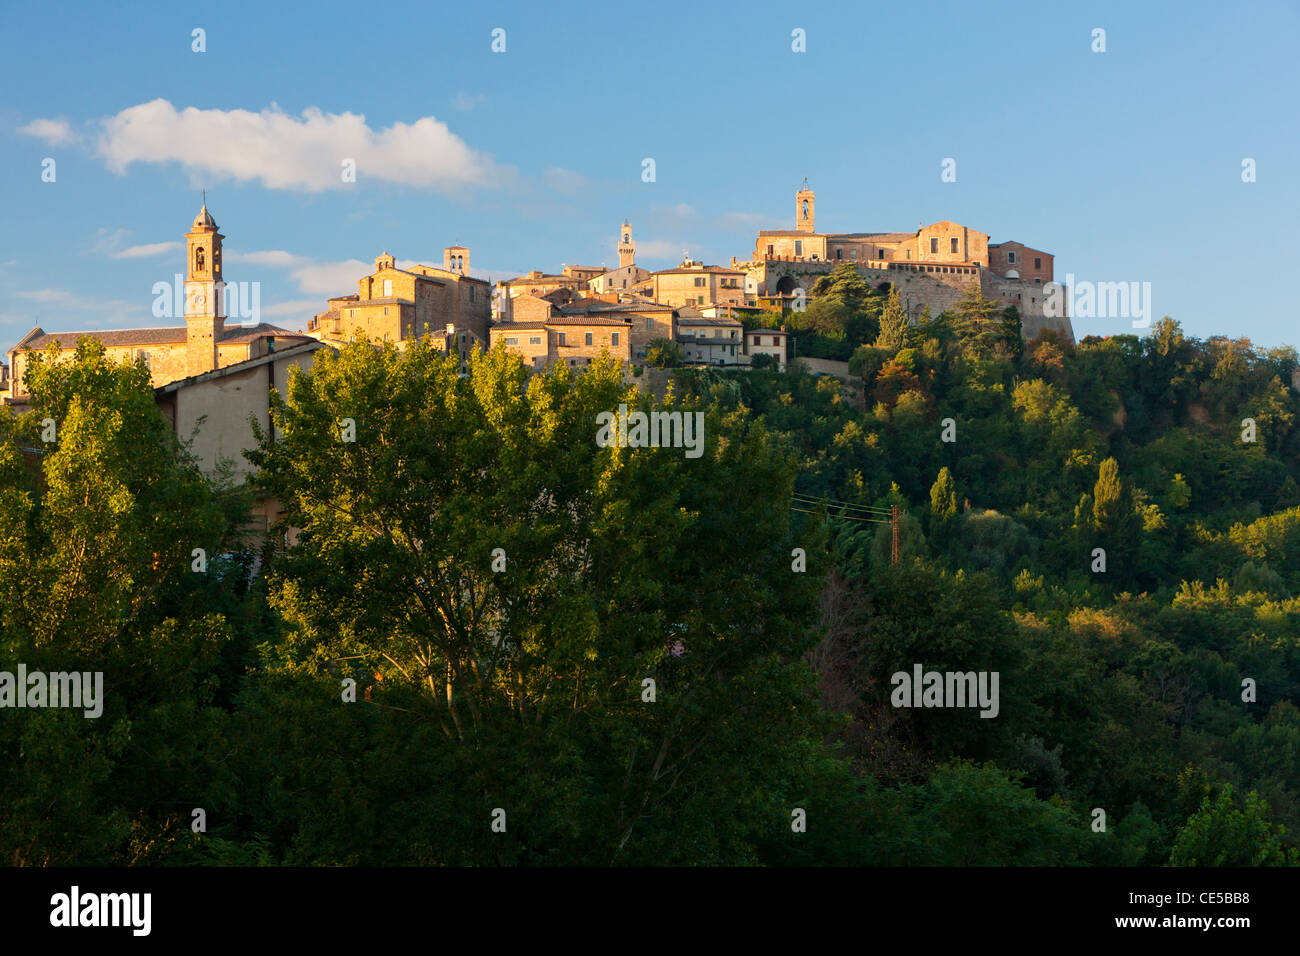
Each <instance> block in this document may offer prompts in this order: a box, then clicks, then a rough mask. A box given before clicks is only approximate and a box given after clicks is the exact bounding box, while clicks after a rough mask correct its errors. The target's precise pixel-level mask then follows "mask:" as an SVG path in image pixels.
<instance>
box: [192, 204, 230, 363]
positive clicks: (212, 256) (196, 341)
mask: <svg viewBox="0 0 1300 956" xmlns="http://www.w3.org/2000/svg"><path fill="white" fill-rule="evenodd" d="M224 238H225V236H223V235H222V234H221V233H219V232H218V231H217V224H216V223H215V222H213V220H212V216H211V215H210V214H209V213H208V207H207V204H206V203H205V204H204V206H203V208H202V209H200V210H199V214H198V216H196V217H195V219H194V225H193V226H192V227H191V228H190V231H189V232H187V233H186V234H185V244H186V247H187V252H188V255H189V265H188V267H187V272H186V276H185V332H186V335H185V346H186V359H185V368H186V372H185V374H186V375H200V374H202V373H203V372H211V371H212V370H213V369H215V368H216V367H217V342H218V341H219V340H220V338H221V334H222V332H224V331H225V324H226V306H225V294H224V293H225V283H224V282H223V281H222V279H221V241H222V240H223V239H224Z"/></svg>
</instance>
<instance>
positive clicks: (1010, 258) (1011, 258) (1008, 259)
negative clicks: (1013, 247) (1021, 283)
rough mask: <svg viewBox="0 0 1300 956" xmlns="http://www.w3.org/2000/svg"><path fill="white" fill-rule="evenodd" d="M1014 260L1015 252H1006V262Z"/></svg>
mask: <svg viewBox="0 0 1300 956" xmlns="http://www.w3.org/2000/svg"><path fill="white" fill-rule="evenodd" d="M1015 261H1016V254H1015V253H1014V252H1008V253H1007V262H1015Z"/></svg>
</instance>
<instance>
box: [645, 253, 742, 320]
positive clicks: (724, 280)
mask: <svg viewBox="0 0 1300 956" xmlns="http://www.w3.org/2000/svg"><path fill="white" fill-rule="evenodd" d="M636 291H638V292H640V293H642V294H644V295H645V296H647V297H648V298H650V299H651V300H653V301H655V302H658V303H660V304H661V305H671V306H674V307H681V306H686V305H690V306H695V307H697V308H698V307H702V306H710V305H747V304H750V303H747V302H746V298H745V272H744V270H743V269H737V268H730V267H728V266H706V265H705V264H704V263H703V262H701V261H699V260H698V259H694V260H693V259H684V260H683V261H682V264H681V265H679V266H677V267H676V268H673V269H662V270H660V271H659V272H654V273H651V275H650V277H649V278H648V279H646V280H644V281H643V282H641V283H640V285H638V286H637V288H636Z"/></svg>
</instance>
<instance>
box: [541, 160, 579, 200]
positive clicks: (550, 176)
mask: <svg viewBox="0 0 1300 956" xmlns="http://www.w3.org/2000/svg"><path fill="white" fill-rule="evenodd" d="M542 182H543V183H544V184H545V185H546V186H547V188H549V189H554V190H555V191H556V192H557V193H568V194H572V193H576V192H579V191H581V190H583V189H586V188H587V186H588V185H589V182H588V180H587V177H586V176H584V175H582V173H576V172H574V171H573V170H572V169H562V168H561V167H559V166H551V167H550V168H548V169H547V170H546V171H545V172H544V173H542Z"/></svg>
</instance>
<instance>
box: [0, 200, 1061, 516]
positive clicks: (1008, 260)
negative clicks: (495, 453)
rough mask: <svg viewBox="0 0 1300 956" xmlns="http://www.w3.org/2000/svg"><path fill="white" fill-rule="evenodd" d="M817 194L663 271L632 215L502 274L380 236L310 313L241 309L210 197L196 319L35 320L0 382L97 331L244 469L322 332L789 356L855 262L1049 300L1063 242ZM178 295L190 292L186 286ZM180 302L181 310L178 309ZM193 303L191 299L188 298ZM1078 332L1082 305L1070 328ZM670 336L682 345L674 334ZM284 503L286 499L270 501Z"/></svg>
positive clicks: (887, 282)
mask: <svg viewBox="0 0 1300 956" xmlns="http://www.w3.org/2000/svg"><path fill="white" fill-rule="evenodd" d="M814 203H815V197H814V195H813V193H812V191H811V190H809V189H808V188H807V184H806V183H805V185H804V188H803V189H801V190H799V191H798V192H797V193H796V196H795V223H794V224H795V228H794V229H793V230H766V231H762V232H760V233H759V234H758V238H757V241H756V243H755V249H754V253H753V256H752V257H751V258H750V259H749V260H747V261H745V262H738V261H737V260H736V259H735V258H732V260H731V262H730V264H729V265H726V266H719V265H705V264H704V263H703V262H702V261H700V260H695V259H691V258H689V257H687V258H685V259H684V260H683V261H682V262H681V263H680V264H679V265H677V266H675V267H673V268H670V269H660V270H658V271H652V270H649V269H645V268H642V267H641V266H640V265H638V264H637V262H636V242H635V241H634V240H633V238H632V227H631V226H630V225H629V224H628V223H626V222H624V223H623V224H622V227H621V228H620V230H619V242H618V245H617V255H618V266H617V267H616V268H612V269H608V268H605V267H603V266H601V267H583V266H565V267H564V268H563V269H562V270H561V271H560V272H558V273H545V272H540V271H534V272H530V273H528V274H527V275H523V276H519V277H518V278H513V279H509V280H506V281H502V282H498V283H497V284H496V285H495V287H494V286H493V285H492V284H491V283H489V282H488V281H486V280H484V279H481V278H478V277H476V276H474V275H473V274H472V273H471V270H470V250H469V249H468V248H466V247H464V246H459V245H457V246H449V247H447V248H446V249H444V250H443V261H442V265H441V266H440V267H439V266H425V265H404V266H399V265H398V262H397V260H396V259H395V258H394V257H393V256H392V255H390V254H388V253H386V252H385V253H384V254H383V255H381V256H379V257H378V258H376V259H375V261H374V270H373V272H371V273H370V274H369V275H365V276H362V277H360V278H359V279H358V281H357V290H356V292H354V293H350V294H347V295H343V296H339V297H337V298H331V299H330V300H329V301H328V303H327V306H326V308H325V309H324V310H323V311H321V312H319V313H317V314H315V315H314V316H312V317H311V319H310V320H308V321H307V323H306V326H307V327H306V328H305V329H300V330H297V331H290V330H287V329H283V328H279V327H276V326H273V325H267V324H264V323H258V324H254V325H236V324H229V325H228V324H227V319H228V311H227V301H226V300H227V289H228V288H229V287H228V286H227V283H226V282H225V280H224V276H223V266H222V252H223V241H224V238H225V237H224V236H223V235H222V234H221V232H220V230H219V228H218V226H217V224H216V222H215V221H214V220H213V218H212V215H211V214H210V213H209V212H208V209H207V206H206V204H205V205H204V207H203V208H202V209H201V210H200V211H199V214H198V216H196V217H195V219H194V222H193V223H192V225H191V227H190V230H189V231H188V232H187V233H186V234H185V244H186V274H185V281H184V290H183V295H184V320H185V324H184V325H175V326H169V327H161V328H145V329H126V330H114V331H92V332H46V331H45V330H44V329H42V328H40V327H39V326H38V327H36V328H34V329H32V330H31V331H30V332H28V333H27V335H25V336H24V337H23V338H22V339H21V340H19V341H18V342H17V343H16V344H15V345H14V346H13V347H12V348H10V349H9V350H8V352H7V355H8V359H9V361H8V363H7V364H6V363H4V362H0V399H2V400H3V402H4V404H5V405H6V407H7V409H8V410H9V411H10V412H12V413H18V412H21V411H24V410H25V409H26V408H28V407H29V398H30V396H29V393H28V391H27V387H26V371H27V365H28V362H29V360H30V356H31V355H33V354H35V353H46V352H48V351H49V350H50V349H51V348H53V349H54V350H56V351H57V353H58V354H59V355H61V356H64V357H69V356H71V355H72V354H73V352H74V350H75V349H76V347H77V342H78V341H79V340H80V339H82V338H85V337H90V338H94V339H97V340H99V342H100V343H102V345H103V346H104V349H105V352H106V354H107V356H108V357H109V358H110V359H112V360H118V361H125V362H143V363H144V364H145V365H146V366H147V367H148V368H149V370H150V373H151V375H152V381H153V386H154V390H155V397H156V400H157V402H158V405H159V407H160V409H162V411H163V412H164V413H165V414H166V415H167V416H168V418H169V419H170V421H171V422H172V424H173V426H174V428H175V430H176V433H177V434H178V435H179V436H182V437H184V438H185V439H187V440H189V439H191V436H193V442H194V443H193V446H192V447H193V450H194V452H195V453H196V454H197V456H198V457H199V460H200V461H201V462H204V463H205V464H206V465H207V466H208V467H215V464H216V462H217V461H218V460H220V459H223V458H224V459H230V460H233V461H234V462H235V465H236V469H237V470H239V471H242V472H244V473H245V474H246V473H247V470H248V465H247V463H246V462H245V461H244V459H243V457H242V455H241V454H240V452H241V451H242V450H243V449H246V448H250V447H252V445H253V435H252V431H251V428H250V426H249V419H250V417H253V418H255V419H257V420H258V421H262V422H266V423H267V425H268V427H269V425H270V407H271V405H270V393H271V390H273V389H277V390H279V391H281V393H283V391H284V389H285V386H286V384H287V382H288V379H289V375H290V373H291V370H292V369H293V368H303V369H305V368H309V367H310V366H311V364H312V362H313V360H314V358H315V356H316V354H317V353H318V352H319V351H320V350H321V349H326V348H338V347H339V346H341V345H342V344H344V343H345V342H348V341H350V340H352V339H353V338H355V337H356V336H357V335H358V334H360V335H362V336H363V337H365V338H367V339H369V340H371V341H374V342H391V343H393V344H395V345H396V346H397V347H398V348H402V347H404V346H405V345H407V344H409V343H411V342H413V341H416V340H426V341H429V342H431V343H432V344H433V345H434V346H435V347H437V348H439V349H442V350H445V351H447V352H450V353H452V354H455V355H457V356H458V357H459V359H460V360H461V363H462V370H463V369H464V367H465V366H467V365H468V363H469V360H470V356H471V354H472V353H473V352H474V351H476V350H483V349H490V348H494V347H496V346H497V345H501V346H503V347H504V348H505V349H507V350H508V351H510V352H512V353H514V354H515V355H517V356H518V357H519V359H520V361H522V362H524V363H525V364H526V365H527V366H528V367H529V368H530V369H532V370H535V371H543V370H546V369H549V368H553V367H555V366H558V365H565V366H569V367H571V368H582V367H584V366H587V365H590V364H591V363H592V362H593V361H595V360H596V359H597V358H599V357H600V356H601V354H602V353H607V354H609V355H610V356H612V357H613V358H614V359H616V360H617V361H618V362H621V363H622V364H623V365H624V367H625V369H626V370H627V372H628V374H629V375H630V374H634V372H635V370H636V368H637V366H639V365H642V364H646V363H648V362H649V361H651V360H654V359H655V358H656V354H655V353H663V352H665V351H671V352H673V353H677V352H680V360H681V361H684V362H685V363H686V364H689V365H708V366H723V367H728V368H747V367H750V366H752V365H753V364H754V363H755V360H756V359H757V358H758V357H759V356H769V357H770V359H768V358H764V359H763V364H770V365H774V366H775V367H776V368H778V369H784V368H785V367H786V365H787V363H789V362H790V361H791V360H792V355H791V347H790V335H789V334H788V333H787V331H786V329H785V327H784V326H783V325H782V324H781V321H782V320H781V316H782V315H783V314H784V313H785V312H786V311H787V310H788V309H790V308H799V307H801V305H803V304H806V302H807V301H809V300H810V298H811V296H810V295H809V292H808V290H810V289H811V288H812V287H813V285H814V283H815V282H816V280H817V278H819V277H820V276H822V275H825V274H826V273H827V272H829V271H831V270H832V269H833V268H835V267H836V266H838V265H841V264H845V263H852V264H853V265H854V266H855V267H856V268H857V269H858V271H859V272H860V274H861V275H863V276H864V277H865V278H866V279H867V281H869V282H871V283H872V284H873V285H874V287H876V288H878V289H880V290H882V291H884V290H887V289H890V288H895V289H897V290H898V291H899V293H900V297H901V301H902V302H903V304H904V307H905V308H906V309H907V310H908V312H909V314H911V315H913V316H917V315H919V314H921V313H922V311H923V310H925V309H929V310H930V311H931V313H932V314H938V312H940V311H942V310H943V309H944V308H946V307H948V306H949V305H951V304H952V303H953V302H954V301H956V300H957V298H959V297H960V296H961V295H963V294H965V293H966V292H967V291H969V289H970V288H972V287H973V286H974V285H978V286H980V287H981V288H982V289H983V290H984V291H985V293H986V294H987V295H989V297H991V298H995V299H1000V300H1001V301H1003V302H1006V303H1008V304H1015V305H1017V307H1018V308H1020V309H1021V312H1022V315H1023V317H1024V320H1025V325H1024V328H1025V329H1026V335H1027V336H1030V335H1031V332H1030V330H1031V329H1032V328H1034V326H1033V325H1032V324H1031V323H1032V321H1033V320H1035V319H1037V318H1042V315H1043V310H1042V305H1041V302H1042V298H1043V294H1044V285H1045V284H1046V283H1050V282H1051V280H1052V273H1053V261H1052V257H1051V255H1049V254H1048V253H1045V252H1042V251H1040V250H1036V249H1033V248H1030V247H1028V246H1024V245H1022V244H1020V243H1016V242H1006V243H989V242H988V238H989V237H988V236H987V234H985V233H982V232H979V231H978V230H974V229H970V228H967V227H965V226H960V225H958V224H956V223H952V222H947V221H944V222H939V223H934V224H932V225H930V226H918V228H917V230H916V231H915V232H912V233H818V232H816V230H815V227H814V223H815V218H814V217H815V205H814ZM178 295H179V292H178ZM177 311H178V310H177ZM178 317H179V316H178ZM1060 331H1061V332H1063V334H1065V335H1066V336H1067V337H1072V330H1070V328H1069V320H1068V318H1066V319H1065V322H1064V327H1063V328H1062V329H1060ZM669 343H672V344H673V345H675V348H672V347H671V346H670V345H669ZM264 506H265V508H266V511H265V519H266V521H267V522H268V526H269V523H270V522H271V521H272V520H273V518H274V511H275V507H276V506H275V505H274V503H273V502H266V503H264Z"/></svg>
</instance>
